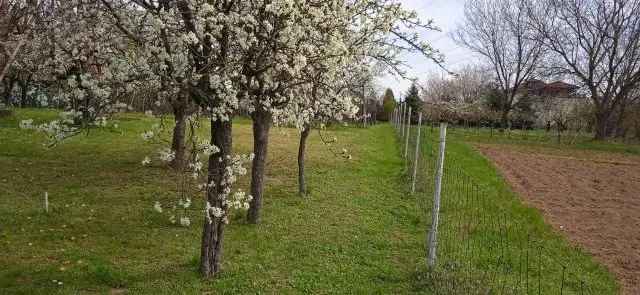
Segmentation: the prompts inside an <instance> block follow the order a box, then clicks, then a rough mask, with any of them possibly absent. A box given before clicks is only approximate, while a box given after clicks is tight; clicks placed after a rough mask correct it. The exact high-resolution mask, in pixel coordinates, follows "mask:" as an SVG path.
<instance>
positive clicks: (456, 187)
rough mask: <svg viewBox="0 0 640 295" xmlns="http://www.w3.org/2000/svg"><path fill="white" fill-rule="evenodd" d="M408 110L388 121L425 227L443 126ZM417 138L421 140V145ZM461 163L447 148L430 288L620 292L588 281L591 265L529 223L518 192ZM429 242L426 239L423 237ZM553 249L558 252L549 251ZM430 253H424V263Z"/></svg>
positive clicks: (458, 291)
mask: <svg viewBox="0 0 640 295" xmlns="http://www.w3.org/2000/svg"><path fill="white" fill-rule="evenodd" d="M408 113H409V112H408V109H407V108H406V107H405V106H402V107H401V108H398V109H397V110H396V111H395V112H394V113H393V114H394V115H393V117H392V120H391V121H392V124H393V126H394V127H395V130H396V131H397V137H398V144H399V145H400V151H401V156H402V157H403V158H404V159H403V160H404V163H405V165H404V167H403V169H404V170H403V172H404V175H405V176H406V178H407V179H408V182H409V185H408V187H411V186H413V185H414V184H413V182H414V181H415V192H413V195H414V198H415V201H416V202H417V208H418V210H420V212H419V213H420V216H421V217H423V218H422V220H423V221H424V222H423V224H424V226H425V229H429V228H431V220H432V219H431V217H432V216H431V215H432V208H433V206H434V204H433V200H434V197H433V196H434V187H435V181H436V180H435V177H434V176H435V175H436V169H437V167H436V166H437V157H438V134H437V133H438V128H435V126H433V125H430V124H425V125H419V124H418V120H417V119H416V118H417V116H416V117H413V119H411V117H409V115H408ZM409 122H411V124H409ZM418 129H420V135H421V136H420V138H418V136H417V135H418ZM407 135H408V138H407ZM418 141H420V144H419V145H416V143H417V142H418ZM416 146H417V147H418V149H419V150H418V152H417V153H416ZM405 151H406V152H405ZM463 161H464V160H463V159H461V158H460V157H456V155H455V154H454V153H452V152H449V150H446V152H445V160H444V170H443V177H442V191H441V203H440V214H439V223H438V230H437V231H438V238H437V260H436V264H435V265H434V267H432V268H430V269H429V271H428V276H427V278H428V283H427V284H426V285H425V286H426V287H427V288H428V289H429V290H427V291H431V293H434V294H608V293H613V292H615V290H609V289H607V288H608V286H603V285H599V284H598V282H597V281H595V280H590V276H591V275H590V273H589V271H588V270H585V269H583V267H586V266H585V265H583V264H581V263H577V262H576V259H575V256H573V255H572V254H571V253H562V254H563V255H561V256H559V254H558V250H557V249H558V240H557V239H550V238H549V237H548V236H546V235H548V233H543V232H540V230H537V229H536V227H531V226H530V225H529V224H528V222H529V221H528V220H526V219H523V218H522V217H521V214H518V209H517V208H516V206H513V204H514V200H513V195H512V194H511V193H510V192H509V191H508V189H507V188H506V187H504V186H497V187H496V186H493V187H492V186H485V185H482V184H481V182H480V181H479V180H478V179H477V178H476V177H474V176H473V175H471V174H469V172H468V171H467V169H465V166H466V163H464V162H463ZM414 166H416V167H414ZM414 168H415V169H416V176H415V179H414V178H413V170H414ZM425 241H426V243H428V241H427V239H426V237H425ZM554 247H555V248H554ZM425 248H426V245H425ZM552 248H553V249H554V251H550V250H549V249H552ZM564 252H569V251H564ZM427 255H428V254H427V253H426V251H425V261H426V258H427ZM572 256H573V257H572ZM425 263H426V262H425Z"/></svg>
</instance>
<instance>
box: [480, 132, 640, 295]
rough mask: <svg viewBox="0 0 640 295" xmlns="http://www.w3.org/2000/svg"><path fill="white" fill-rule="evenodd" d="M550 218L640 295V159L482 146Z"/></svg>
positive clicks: (527, 198)
mask: <svg viewBox="0 0 640 295" xmlns="http://www.w3.org/2000/svg"><path fill="white" fill-rule="evenodd" d="M476 148H477V149H478V150H479V151H480V152H482V153H483V154H484V155H485V156H487V157H488V158H489V159H491V160H492V161H493V162H494V163H495V165H496V167H497V168H498V169H499V170H500V171H501V172H502V174H503V176H504V177H505V178H506V179H507V180H508V181H509V182H510V184H511V185H512V187H513V189H514V190H515V191H516V192H517V193H518V194H519V195H520V196H521V197H522V198H523V199H524V201H525V202H526V203H528V204H530V205H531V206H534V207H536V208H538V209H539V210H540V211H541V212H542V213H543V215H544V217H545V219H546V221H547V222H548V223H550V224H551V225H552V226H553V227H554V228H555V229H556V230H558V231H560V232H563V233H564V234H565V235H566V236H567V237H568V238H569V240H570V241H571V242H572V243H575V244H578V245H580V246H582V248H584V249H585V250H587V251H588V252H590V253H592V254H593V255H594V256H595V258H596V259H597V260H598V261H600V262H601V263H603V264H604V265H606V266H607V267H608V268H609V269H610V270H611V271H612V272H613V273H614V274H615V275H616V277H617V278H618V280H619V282H620V284H621V286H622V288H623V292H624V294H640V158H639V157H631V156H621V155H608V154H606V153H595V152H593V153H591V152H585V151H580V152H576V153H566V152H558V151H554V150H541V149H527V148H523V147H512V146H507V145H480V144H478V145H476Z"/></svg>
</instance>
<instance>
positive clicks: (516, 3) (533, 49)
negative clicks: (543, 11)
mask: <svg viewBox="0 0 640 295" xmlns="http://www.w3.org/2000/svg"><path fill="white" fill-rule="evenodd" d="M526 2H527V1H524V0H470V1H468V2H467V3H466V5H465V10H464V22H463V24H461V25H460V26H459V27H458V29H457V30H456V32H455V33H454V34H453V38H454V40H455V41H456V42H457V43H459V44H460V45H462V46H464V47H467V48H469V49H470V50H472V51H474V52H475V53H477V54H480V55H481V56H483V57H484V58H485V59H486V61H487V62H488V63H489V64H490V65H491V68H492V69H493V74H494V75H495V80H496V84H497V86H498V87H499V89H500V92H501V94H502V97H501V111H502V124H503V126H505V125H506V124H507V122H508V120H509V113H510V112H511V110H512V109H513V108H514V105H515V104H516V103H517V94H518V91H519V90H520V88H521V86H522V84H523V83H524V82H525V81H527V80H528V79H530V78H531V77H532V76H533V75H534V73H535V70H536V67H537V64H538V62H539V60H540V59H541V57H542V55H543V47H542V44H541V42H540V41H539V40H537V39H536V38H533V36H532V35H533V34H532V31H531V30H530V29H529V27H528V26H527V6H526Z"/></svg>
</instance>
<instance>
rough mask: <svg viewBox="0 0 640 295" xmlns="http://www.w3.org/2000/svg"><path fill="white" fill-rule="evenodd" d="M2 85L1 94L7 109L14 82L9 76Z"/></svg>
mask: <svg viewBox="0 0 640 295" xmlns="http://www.w3.org/2000/svg"><path fill="white" fill-rule="evenodd" d="M3 83H4V85H3V90H4V91H3V93H2V95H3V96H4V104H5V105H6V106H7V107H9V106H10V105H11V92H12V90H13V85H14V83H15V82H14V81H13V79H12V78H11V76H7V77H6V78H5V80H4V82H3Z"/></svg>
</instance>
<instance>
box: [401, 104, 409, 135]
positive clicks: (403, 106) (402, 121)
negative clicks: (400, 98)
mask: <svg viewBox="0 0 640 295" xmlns="http://www.w3.org/2000/svg"><path fill="white" fill-rule="evenodd" d="M406 113H407V106H406V104H404V103H403V104H402V118H400V129H401V130H400V132H401V134H402V138H404V117H405V115H406Z"/></svg>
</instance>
